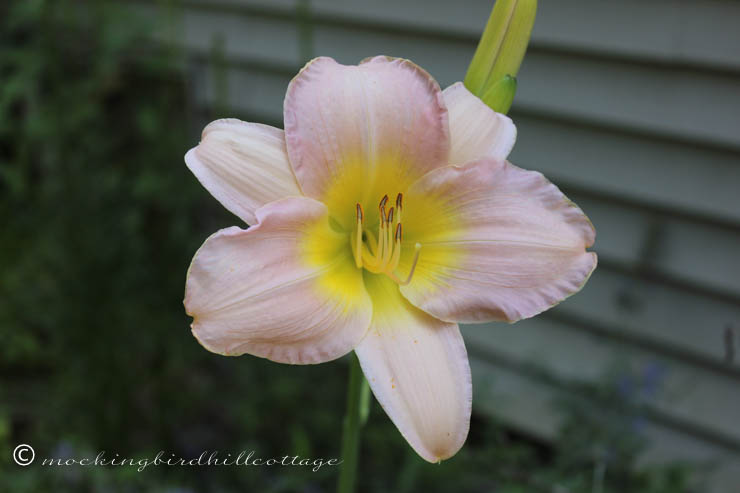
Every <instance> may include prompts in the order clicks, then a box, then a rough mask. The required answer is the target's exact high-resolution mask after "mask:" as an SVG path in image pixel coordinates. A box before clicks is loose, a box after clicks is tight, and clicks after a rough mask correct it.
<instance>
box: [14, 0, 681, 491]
mask: <svg viewBox="0 0 740 493" xmlns="http://www.w3.org/2000/svg"><path fill="white" fill-rule="evenodd" d="M155 27H156V26H148V25H147V24H146V23H145V22H142V20H141V19H138V18H134V17H132V16H131V15H130V14H128V13H127V12H126V11H125V10H121V9H120V8H115V7H111V6H109V5H107V4H104V3H102V2H95V1H79V0H78V1H73V0H57V1H52V0H18V1H10V2H4V3H3V4H2V6H0V46H1V47H2V48H1V51H0V266H1V268H0V340H1V341H2V343H1V344H0V491H12V492H41V491H55V492H65V491H69V492H86V491H89V492H103V491H105V492H108V491H116V492H118V491H120V492H128V491H152V492H154V491H157V492H159V491H172V492H174V491H178V492H189V491H221V492H230V491H273V492H282V491H286V492H287V491H302V492H315V491H331V490H332V489H333V485H334V482H335V480H336V470H335V469H331V468H328V467H324V468H322V469H321V470H320V471H319V472H316V473H313V472H311V471H309V470H302V469H295V468H290V469H286V468H279V467H263V468H249V469H241V468H236V467H229V468H183V467H170V468H168V467H150V468H148V469H146V470H145V471H144V472H141V473H138V472H136V471H135V469H134V468H110V467H109V468H101V467H89V468H81V467H71V468H63V467H62V468H59V467H57V468H43V467H42V466H41V465H39V464H34V465H32V466H30V467H27V468H20V467H18V466H17V465H16V464H14V463H13V462H12V459H11V456H10V452H11V450H12V449H13V447H14V446H15V445H16V444H18V443H30V444H32V445H33V446H34V448H35V449H36V453H37V461H38V460H40V459H41V458H43V457H62V458H64V457H77V458H79V457H94V456H95V455H96V454H97V453H98V452H99V451H101V450H105V451H107V453H108V454H109V455H112V454H115V453H118V454H120V456H121V457H130V458H141V457H149V458H151V457H154V455H156V453H157V452H158V451H159V450H163V451H164V452H165V453H166V454H170V453H175V454H176V455H180V456H182V457H196V456H197V455H199V454H200V453H201V452H202V451H204V450H219V452H220V453H221V454H222V455H223V454H225V453H238V452H239V451H241V450H255V452H256V453H257V455H259V456H261V457H273V456H274V457H282V456H283V455H295V454H300V455H302V456H305V457H312V458H319V457H323V458H330V457H336V456H337V454H338V453H339V443H340V430H341V420H342V415H343V405H344V385H345V382H344V380H345V377H346V375H345V370H346V367H345V365H344V364H343V362H341V361H340V362H334V363H329V364H325V365H318V366H310V367H291V366H287V365H277V364H273V363H270V362H268V361H265V360H260V359H257V358H251V357H242V358H225V357H221V356H216V355H213V354H210V353H208V352H207V351H205V350H204V349H202V348H201V347H200V346H199V345H198V344H197V342H196V341H195V339H194V338H193V337H192V336H191V335H190V334H189V330H188V326H189V320H188V318H187V317H186V315H185V313H184V311H183V308H182V296H183V286H184V277H185V272H186V269H187V266H188V264H189V261H190V258H191V256H192V255H193V253H194V252H195V251H196V249H197V247H198V246H199V245H200V243H201V242H202V241H203V240H204V239H205V238H206V237H207V236H208V234H210V233H211V232H213V231H215V230H216V229H217V228H219V227H226V226H229V225H232V224H235V223H237V219H236V218H234V217H231V216H229V215H228V214H227V213H226V212H225V211H223V210H222V209H221V208H220V206H219V205H218V203H217V202H216V201H215V200H213V199H211V198H210V196H209V195H208V194H207V192H205V191H204V190H203V189H202V187H200V185H199V184H198V183H197V181H196V180H195V179H194V177H193V176H191V174H190V173H189V172H188V170H187V168H186V167H185V166H184V164H183V159H182V156H183V155H184V153H185V151H186V150H187V149H188V148H189V147H190V146H192V145H194V144H195V142H197V136H196V135H194V134H193V133H192V132H191V128H192V127H194V126H197V125H199V124H200V123H201V122H193V121H192V119H193V115H194V114H195V112H194V111H193V109H192V108H190V98H189V97H188V96H189V94H188V90H187V82H186V78H185V77H183V75H182V74H183V71H182V67H183V65H184V63H183V60H182V59H181V56H180V55H179V54H178V53H177V50H176V49H174V48H173V47H165V49H163V48H162V47H161V46H154V45H152V44H151V43H149V42H148V41H147V39H149V34H150V31H151V29H153V28H155ZM624 400H625V399H624V397H623V398H622V401H624ZM620 402H621V401H620ZM635 412H636V411H635V410H634V409H622V410H621V411H620V413H619V416H621V417H620V418H619V419H618V420H616V422H617V423H621V422H622V421H624V419H625V416H628V417H629V416H633V415H634V414H635ZM566 414H567V415H568V416H569V417H568V418H567V419H566V420H565V427H564V429H563V434H562V437H561V440H559V441H558V443H556V444H555V446H554V447H552V446H550V445H544V444H537V443H533V442H532V441H530V440H523V439H522V437H516V436H513V435H511V434H510V433H509V432H507V431H506V430H504V429H503V428H501V427H500V426H498V425H497V424H496V423H494V422H492V421H490V420H488V419H486V420H483V419H482V418H481V417H477V416H475V417H474V422H473V425H472V426H471V435H470V438H469V440H468V443H467V444H466V446H465V447H464V448H463V450H462V451H461V452H460V453H459V454H458V455H457V456H456V457H455V458H453V459H452V460H450V461H447V462H445V463H444V465H442V466H435V465H429V464H426V463H425V462H423V461H422V460H421V459H419V458H418V457H417V456H416V455H415V454H414V453H413V452H412V451H411V449H410V448H409V447H408V445H407V444H406V443H405V441H404V440H403V438H402V437H401V435H400V434H399V433H398V432H397V431H396V430H395V428H394V427H393V425H392V424H391V423H390V421H389V420H388V419H387V417H386V416H385V415H384V414H383V412H382V410H381V409H380V408H379V406H377V405H376V406H374V407H373V411H372V414H371V417H370V420H369V423H368V425H367V426H366V428H365V429H364V431H363V433H364V441H363V445H362V456H361V466H360V467H361V470H360V489H361V491H365V492H370V491H398V492H415V491H430V492H431V491H440V492H441V491H453V490H454V491H497V492H506V493H514V492H520V491H553V492H555V491H559V492H560V491H562V492H564V491H570V492H574V493H575V492H591V491H595V490H593V488H594V487H595V486H598V487H600V488H601V489H600V490H598V491H602V492H610V491H613V492H616V491H641V492H646V493H660V492H666V493H667V492H670V493H676V492H680V491H685V488H684V485H685V484H686V476H687V475H686V472H687V469H686V468H681V467H667V468H652V469H644V468H643V469H639V468H637V466H636V465H635V459H636V457H637V456H638V454H639V450H640V447H641V444H640V443H639V441H630V440H627V441H624V443H622V442H620V445H619V446H618V453H612V454H611V456H609V457H606V456H601V455H598V454H596V455H594V450H602V451H603V450H613V449H614V447H615V445H614V444H615V437H614V435H613V434H611V433H607V432H604V430H608V429H609V426H611V425H610V424H609V423H613V422H614V420H611V421H609V422H607V423H604V422H603V420H602V419H601V417H600V416H599V415H598V413H594V414H593V415H589V414H588V413H585V414H584V412H583V410H582V409H581V408H579V407H578V406H575V407H573V408H571V409H568V412H567V413H566ZM630 419H632V418H630ZM619 430H620V431H619V433H618V434H619V436H620V437H622V438H624V437H625V436H632V435H630V434H629V433H632V432H631V431H628V432H625V431H624V430H622V429H621V428H619ZM623 433H627V435H624V434H623ZM600 467H601V468H604V467H605V468H606V472H605V474H604V479H603V480H601V481H602V483H600V484H598V485H597V484H595V483H594V471H595V470H596V471H597V472H598V468H600ZM595 468H596V469H595ZM559 488H560V489H559Z"/></svg>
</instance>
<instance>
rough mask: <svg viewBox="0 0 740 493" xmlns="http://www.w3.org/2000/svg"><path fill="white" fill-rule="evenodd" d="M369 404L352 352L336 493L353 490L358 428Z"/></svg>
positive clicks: (357, 454)
mask: <svg viewBox="0 0 740 493" xmlns="http://www.w3.org/2000/svg"><path fill="white" fill-rule="evenodd" d="M369 405H370V387H368V384H367V380H365V376H364V375H363V374H362V368H360V362H359V360H358V359H357V356H356V355H355V354H354V353H352V356H351V359H350V363H349V383H348V385H347V414H346V415H345V416H344V424H343V431H342V455H341V458H342V461H343V462H342V467H341V469H340V470H339V481H338V483H337V492H338V493H353V492H354V491H355V484H356V476H357V462H358V458H359V455H360V429H361V428H362V425H364V424H365V421H366V420H367V415H368V410H369Z"/></svg>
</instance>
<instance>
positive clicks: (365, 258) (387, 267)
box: [350, 193, 421, 286]
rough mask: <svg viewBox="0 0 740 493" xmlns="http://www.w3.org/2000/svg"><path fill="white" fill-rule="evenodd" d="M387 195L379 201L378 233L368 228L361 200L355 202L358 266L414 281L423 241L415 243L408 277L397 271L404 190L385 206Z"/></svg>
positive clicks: (352, 238)
mask: <svg viewBox="0 0 740 493" xmlns="http://www.w3.org/2000/svg"><path fill="white" fill-rule="evenodd" d="M387 205H388V195H385V196H383V198H382V199H381V200H380V203H379V204H378V228H377V236H376V235H375V234H374V233H373V232H372V231H371V230H370V229H369V228H368V229H365V211H364V210H363V209H362V205H360V204H359V203H358V204H357V206H356V211H355V214H356V216H357V225H356V226H355V230H354V232H353V233H352V235H351V236H350V243H351V244H352V254H353V255H354V258H355V264H356V265H357V268H358V269H362V268H364V269H366V270H367V271H369V272H372V273H374V274H385V275H386V276H388V277H390V278H391V279H392V280H393V281H395V282H396V283H398V284H400V285H402V286H405V285H406V284H408V283H410V282H411V279H412V278H413V276H414V271H415V270H416V264H417V262H418V261H419V250H421V243H416V244H415V245H414V260H413V261H412V263H411V268H410V269H409V272H408V274H407V275H406V277H405V279H402V278H401V276H400V274H399V272H398V264H399V263H400V261H401V245H402V244H403V224H402V223H401V216H402V213H403V194H402V193H399V194H398V195H397V196H396V204H395V206H392V207H390V208H389V209H386V206H387Z"/></svg>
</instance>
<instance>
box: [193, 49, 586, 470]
mask: <svg viewBox="0 0 740 493" xmlns="http://www.w3.org/2000/svg"><path fill="white" fill-rule="evenodd" d="M284 124H285V132H283V131H282V130H279V129H277V128H273V127H270V126H266V125H261V124H257V123H245V122H241V121H238V120H231V119H229V120H217V121H215V122H213V123H211V124H210V125H208V126H207V127H206V128H205V129H204V130H203V136H202V141H201V143H200V144H199V145H198V146H197V147H195V148H194V149H191V150H190V151H189V152H188V153H187V155H186V156H185V161H186V163H187V165H188V167H189V168H190V169H191V170H192V172H193V173H194V174H195V176H196V177H197V178H198V179H199V180H200V182H201V183H202V184H203V185H204V186H205V187H206V189H208V191H209V192H210V193H211V194H212V195H213V196H214V197H215V198H216V199H218V200H219V201H220V202H221V203H222V204H223V205H224V207H226V208H227V209H229V210H230V211H231V212H233V213H234V214H236V215H237V216H239V217H240V218H241V219H242V220H244V222H246V223H247V224H249V225H251V226H250V227H249V228H248V229H242V228H240V227H231V228H227V229H223V230H221V231H219V232H217V233H215V234H214V235H213V236H211V237H210V238H208V239H207V240H206V242H205V243H204V244H203V246H202V247H201V248H200V249H199V250H198V252H197V253H196V254H195V257H194V258H193V262H192V264H191V266H190V269H189V271H188V277H187V282H186V292H185V308H186V310H187V313H188V314H189V315H191V316H192V317H193V323H192V330H193V334H194V335H195V337H196V338H197V339H198V341H199V342H200V343H201V344H202V345H203V346H204V347H205V348H206V349H208V350H210V351H213V352H216V353H219V354H224V355H241V354H244V353H248V354H252V355H255V356H260V357H263V358H268V359H270V360H273V361H277V362H280V363H291V364H308V363H321V362H325V361H330V360H333V359H335V358H339V357H340V356H343V355H345V354H347V353H348V352H349V351H352V350H355V352H356V353H357V356H358V358H359V360H360V364H361V366H362V370H363V372H364V374H365V376H366V378H367V380H368V382H369V384H370V387H371V389H372V391H373V393H374V395H375V397H376V399H377V400H378V402H380V404H381V405H382V406H383V409H385V411H386V413H387V414H388V416H390V418H391V420H393V422H394V423H395V425H396V426H397V427H398V429H399V431H400V432H401V433H402V434H403V436H404V437H405V438H406V440H407V441H408V442H409V444H410V445H411V446H412V447H413V448H414V450H416V452H417V453H418V454H419V455H420V456H421V457H423V458H424V459H426V460H427V461H430V462H438V461H440V460H442V459H446V458H448V457H451V456H452V455H454V454H455V453H456V452H457V451H458V450H459V449H460V447H461V446H462V444H463V442H464V441H465V438H466V436H467V433H468V428H469V422H470V411H471V401H472V385H471V376H470V367H469V365H468V357H467V353H466V350H465V344H464V343H463V338H462V336H461V335H460V330H459V328H458V325H457V324H458V323H459V322H487V321H494V320H497V321H508V322H513V321H516V320H519V319H522V318H527V317H531V316H533V315H536V314H537V313H540V312H542V311H543V310H546V309H548V308H550V307H551V306H553V305H555V304H556V303H558V302H560V301H561V300H563V299H564V298H565V297H567V296H568V295H570V294H572V293H574V292H576V291H578V290H579V289H580V288H581V287H582V286H583V284H584V283H585V282H586V280H587V279H588V277H589V275H590V274H591V272H592V271H593V269H594V268H595V266H596V255H595V254H594V253H591V252H587V251H586V248H587V247H589V246H590V245H591V244H592V243H593V241H594V230H593V227H592V226H591V223H590V222H589V221H588V219H587V218H586V217H585V216H584V214H583V213H582V212H581V210H580V209H579V208H578V207H576V206H575V204H573V203H572V202H570V201H569V200H568V199H567V198H566V197H565V196H564V195H563V194H562V193H561V192H560V191H559V190H558V189H557V187H555V186H554V185H553V184H551V183H550V182H548V181H547V180H546V179H545V178H544V177H543V176H542V175H541V174H540V173H536V172H532V171H525V170H523V169H520V168H517V167H516V166H513V165H512V164H510V163H508V162H507V161H505V158H506V157H507V155H508V154H509V151H510V150H511V148H512V147H513V145H514V140H515V137H516V129H515V127H514V124H513V123H512V121H511V120H510V119H509V118H508V117H506V116H504V115H501V114H497V113H495V112H494V111H492V110H491V109H490V108H488V107H487V106H486V105H485V104H483V102H482V101H481V100H480V99H478V98H477V97H476V96H474V95H472V94H471V93H470V92H469V91H468V90H467V89H466V88H465V87H464V86H463V85H462V84H461V83H457V84H454V85H452V86H450V87H448V88H447V89H446V90H445V91H444V92H442V91H441V90H440V88H439V86H438V84H437V83H436V82H435V81H434V79H432V77H431V76H430V75H429V74H428V73H426V72H425V71H424V70H422V69H421V68H419V67H418V66H416V65H414V64H413V63H411V62H410V61H408V60H402V59H391V58H388V57H375V58H372V59H369V60H367V61H365V62H363V63H361V64H360V65H358V66H345V65H340V64H338V63H336V62H335V61H334V60H332V59H331V58H317V59H315V60H313V61H311V62H310V63H308V64H307V65H306V66H305V67H304V68H303V69H302V70H301V71H300V73H299V74H298V75H297V76H296V77H295V78H294V79H293V80H292V81H291V83H290V85H289V86H288V90H287V94H286V97H285V105H284Z"/></svg>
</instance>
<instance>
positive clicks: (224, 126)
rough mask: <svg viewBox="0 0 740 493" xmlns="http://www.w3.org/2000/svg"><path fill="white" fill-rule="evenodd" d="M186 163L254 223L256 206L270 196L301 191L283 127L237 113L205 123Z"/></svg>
mask: <svg viewBox="0 0 740 493" xmlns="http://www.w3.org/2000/svg"><path fill="white" fill-rule="evenodd" d="M185 163H186V164H187V165H188V168H190V170H191V171H192V172H193V174H194V175H195V176H196V177H197V178H198V180H199V181H200V182H201V183H202V184H203V186H204V187H205V188H206V189H207V190H208V191H209V192H210V193H211V195H213V196H214V197H216V199H217V200H218V201H219V202H221V204H222V205H223V206H224V207H226V208H227V209H228V210H229V211H231V212H232V213H234V214H236V215H237V216H239V217H240V218H241V219H243V220H244V222H246V223H247V224H254V223H255V222H256V218H255V216H254V211H256V210H257V209H258V208H259V207H262V206H263V205H264V204H266V203H268V202H272V201H273V200H277V199H281V198H283V197H288V196H292V195H302V194H301V191H300V189H299V188H298V183H297V182H296V180H295V177H294V176H293V171H292V169H291V167H290V163H289V162H288V155H287V153H286V151H285V137H284V135H283V131H282V130H279V129H277V128H274V127H270V126H268V125H261V124H259V123H247V122H243V121H240V120H235V119H226V120H216V121H214V122H212V123H211V124H209V125H208V126H206V128H204V129H203V135H202V137H201V142H200V144H199V145H198V146H197V147H195V148H193V149H190V151H188V153H187V154H186V155H185Z"/></svg>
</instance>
